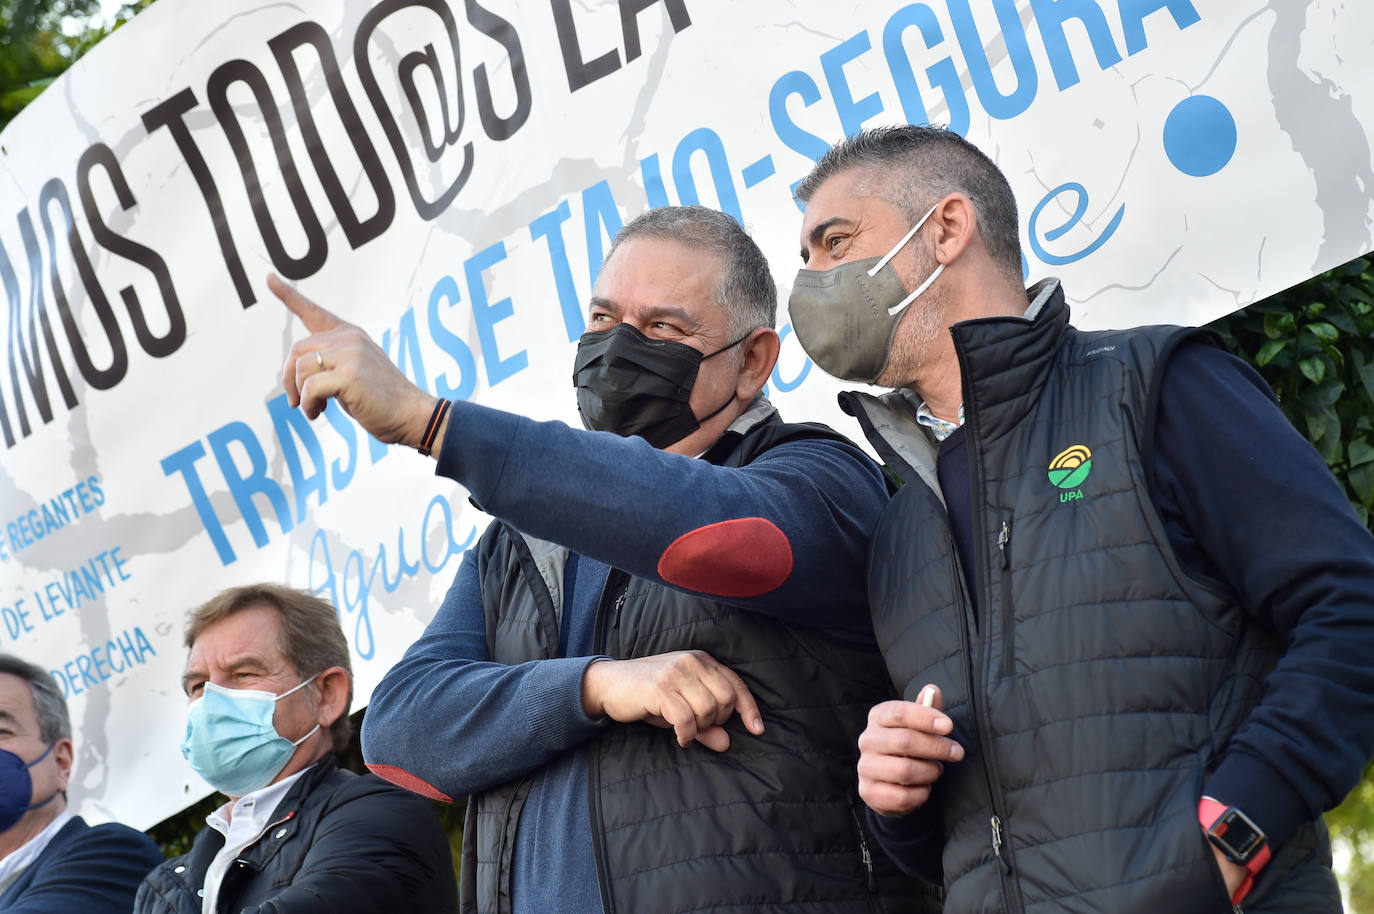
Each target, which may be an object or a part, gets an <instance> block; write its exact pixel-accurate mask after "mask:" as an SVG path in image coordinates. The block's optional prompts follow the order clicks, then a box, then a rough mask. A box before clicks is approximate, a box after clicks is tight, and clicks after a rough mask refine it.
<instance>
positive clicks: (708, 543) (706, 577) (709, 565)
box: [658, 517, 792, 597]
mask: <svg viewBox="0 0 1374 914" xmlns="http://www.w3.org/2000/svg"><path fill="white" fill-rule="evenodd" d="M791 573H792V544H791V543H789V542H788V541H787V534H785V533H783V532H782V531H781V530H779V529H778V526H777V525H776V524H774V523H773V522H772V521H768V520H764V519H763V518H762V517H741V518H739V519H738V520H725V521H721V522H720V523H717V524H708V525H707V526H705V527H698V528H697V529H695V530H689V531H688V532H686V533H684V534H682V536H679V537H678V538H677V539H676V540H674V541H673V543H672V545H670V546H669V547H668V548H667V549H665V550H663V557H662V558H660V559H659V560H658V574H659V576H660V577H661V578H663V580H665V581H667V582H668V583H669V584H672V585H674V586H677V587H683V588H686V589H687V590H695V591H697V592H698V593H706V594H711V595H713V596H717V597H756V596H758V595H759V594H764V593H768V591H770V590H774V589H775V588H777V587H778V586H779V585H780V584H782V582H783V581H785V580H787V576H788V575H789V574H791Z"/></svg>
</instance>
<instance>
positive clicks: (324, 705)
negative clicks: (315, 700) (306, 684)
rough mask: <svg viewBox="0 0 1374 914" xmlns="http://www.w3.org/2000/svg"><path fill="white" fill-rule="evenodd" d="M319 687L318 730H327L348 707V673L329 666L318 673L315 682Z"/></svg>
mask: <svg viewBox="0 0 1374 914" xmlns="http://www.w3.org/2000/svg"><path fill="white" fill-rule="evenodd" d="M315 683H316V685H317V686H318V687H319V695H320V701H319V707H318V708H317V721H318V723H319V725H320V729H322V730H327V729H329V728H330V727H331V726H333V724H334V722H335V721H336V720H338V719H339V718H340V717H342V716H343V714H344V711H345V710H346V709H347V707H348V695H349V691H350V686H351V685H352V681H351V679H350V677H349V675H348V671H347V670H345V669H344V668H343V667H341V666H331V667H330V668H329V669H327V670H325V671H324V672H322V673H320V675H319V678H317V679H316V680H315Z"/></svg>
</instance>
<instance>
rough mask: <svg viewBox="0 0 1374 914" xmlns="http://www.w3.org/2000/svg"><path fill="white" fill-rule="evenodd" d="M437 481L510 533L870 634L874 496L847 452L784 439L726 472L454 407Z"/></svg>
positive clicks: (877, 505) (868, 469)
mask: <svg viewBox="0 0 1374 914" xmlns="http://www.w3.org/2000/svg"><path fill="white" fill-rule="evenodd" d="M438 472H439V473H440V474H441V475H444V476H447V477H449V478H450V479H454V480H456V481H457V482H459V483H461V484H462V485H464V486H465V487H466V488H467V489H468V491H469V492H471V493H472V496H473V498H474V499H475V500H476V501H477V502H478V503H479V504H480V505H481V506H482V507H483V509H485V510H486V511H487V512H489V513H490V514H492V515H493V516H495V517H499V518H501V519H502V520H504V521H506V522H508V523H510V524H511V525H512V526H514V527H516V528H517V529H520V530H522V531H524V532H526V533H528V534H530V535H532V536H535V537H539V538H541V539H546V540H550V541H552V542H556V543H559V544H560V545H563V546H567V547H569V548H570V549H572V550H573V551H575V552H579V553H582V554H584V555H588V556H591V557H592V558H594V559H597V560H599V561H602V562H605V563H606V564H608V565H612V566H614V567H616V568H620V569H622V570H625V571H628V572H630V573H631V574H633V575H636V576H638V577H642V578H648V579H651V580H656V581H660V582H662V583H664V584H667V585H668V586H671V587H675V588H678V589H680V590H685V591H691V592H695V593H702V594H705V595H707V596H712V597H718V598H722V599H725V600H727V601H728V602H729V603H731V604H732V605H737V606H742V607H745V608H747V609H752V610H756V611H759V612H764V613H768V614H770V615H774V616H776V617H778V618H780V619H783V620H784V621H788V622H792V623H797V624H804V625H813V626H818V627H822V628H829V629H835V630H844V631H849V632H854V633H859V634H863V633H871V623H870V622H869V618H868V610H867V601H866V598H865V588H864V568H865V565H866V560H867V552H868V540H869V536H870V534H871V532H872V529H873V527H874V525H875V524H876V523H877V520H878V515H879V514H880V513H881V512H882V508H883V505H884V504H885V503H886V500H887V490H886V487H885V485H884V482H883V478H882V473H881V471H880V470H879V469H878V467H877V465H876V464H874V463H873V462H872V461H871V460H869V459H868V458H867V457H866V456H865V455H864V454H863V452H861V451H860V450H858V449H857V448H856V447H854V446H853V445H849V444H841V443H838V442H834V441H828V440H822V439H806V440H798V441H791V442H787V443H784V444H780V445H778V446H777V447H774V448H772V449H770V450H768V451H766V452H765V453H764V454H762V455H761V456H760V457H758V458H757V459H756V460H754V461H753V462H752V463H750V464H749V465H747V466H745V467H742V468H727V467H718V466H713V465H711V464H709V463H707V462H706V461H703V460H694V459H691V458H688V457H683V456H679V455H676V454H668V453H665V452H663V451H660V450H657V449H655V448H653V447H651V446H650V445H649V444H647V443H646V442H645V441H643V440H642V439H639V438H621V437H619V436H617V435H613V434H610V433H607V432H588V431H583V430H581V429H572V428H569V427H568V426H566V425H564V424H563V423H561V422H535V421H532V420H530V419H527V418H524V417H522V416H517V415H514V414H511V413H505V412H501V411H498V410H493V409H489V408H486V407H483V406H480V405H478V404H475V403H467V402H458V403H454V404H453V408H452V412H451V414H450V419H449V425H448V430H447V432H446V433H445V438H444V442H443V447H442V450H441V452H440V455H439V466H438ZM870 637H871V634H870Z"/></svg>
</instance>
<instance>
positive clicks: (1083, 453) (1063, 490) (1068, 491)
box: [1049, 444, 1093, 503]
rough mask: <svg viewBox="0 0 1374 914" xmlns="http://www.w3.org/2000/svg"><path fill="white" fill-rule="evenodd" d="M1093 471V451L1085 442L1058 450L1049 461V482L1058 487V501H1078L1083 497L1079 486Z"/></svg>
mask: <svg viewBox="0 0 1374 914" xmlns="http://www.w3.org/2000/svg"><path fill="white" fill-rule="evenodd" d="M1092 471H1093V452H1092V451H1090V450H1088V446H1087V445H1085V444H1075V445H1073V446H1072V447H1067V448H1065V449H1064V450H1062V451H1060V452H1059V454H1058V455H1056V456H1055V458H1054V459H1053V460H1051V461H1050V466H1049V476H1050V482H1051V483H1053V484H1054V486H1055V488H1057V489H1059V501H1060V503H1064V502H1070V501H1078V500H1079V499H1081V498H1082V497H1083V490H1082V488H1080V486H1082V485H1083V482H1084V480H1086V479H1087V478H1088V474H1090V473H1091V472H1092Z"/></svg>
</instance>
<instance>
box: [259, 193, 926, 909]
mask: <svg viewBox="0 0 1374 914" xmlns="http://www.w3.org/2000/svg"><path fill="white" fill-rule="evenodd" d="M273 289H274V291H275V292H276V293H277V294H278V295H279V296H281V297H282V298H283V299H284V300H285V302H286V303H287V305H288V307H290V308H291V310H292V311H293V312H294V313H296V314H297V315H298V316H299V317H301V319H302V320H303V321H304V323H305V325H306V328H307V329H308V330H310V331H312V335H311V336H310V337H308V338H306V339H304V340H301V341H299V342H297V343H296V345H295V346H294V347H293V349H292V352H291V355H290V357H289V359H288V362H287V365H286V372H285V383H286V389H287V394H288V398H289V400H290V402H291V403H292V404H293V405H295V404H297V403H299V404H300V405H301V407H302V409H304V410H305V412H306V413H307V415H309V416H310V417H312V418H313V417H315V416H317V415H318V414H319V413H320V411H321V410H322V409H324V407H325V404H326V401H327V399H328V398H330V397H336V398H337V399H338V401H339V402H340V403H341V404H342V405H343V407H344V408H345V409H346V410H348V411H349V413H350V414H352V415H353V417H354V418H355V419H357V420H358V421H359V422H361V423H362V425H363V426H364V427H365V428H367V429H368V431H370V432H371V433H372V434H373V435H375V436H377V437H378V438H379V439H381V440H383V441H388V442H397V441H399V442H404V443H406V444H408V445H411V446H413V447H417V448H419V449H421V450H422V452H426V453H427V452H429V451H431V450H433V451H435V452H436V456H437V457H438V472H439V473H440V474H442V475H444V476H448V477H449V478H452V479H454V480H456V481H458V482H459V483H461V484H462V485H464V486H465V487H466V488H467V489H468V491H469V492H470V493H471V495H472V497H473V498H474V499H475V501H476V502H477V503H479V504H480V505H481V506H482V507H483V508H484V509H485V510H486V511H487V512H488V513H490V514H491V515H493V516H494V517H495V518H497V521H496V522H494V523H492V524H491V525H490V526H489V527H488V528H487V530H486V532H485V533H484V534H483V536H482V538H481V540H480V542H479V543H478V545H477V546H476V547H475V548H474V549H473V550H471V551H470V552H469V553H468V554H467V555H466V556H465V557H464V561H463V564H462V567H461V568H460V569H459V571H458V575H457V577H456V578H455V580H454V582H453V585H452V587H451V588H450V590H449V593H448V595H447V597H446V598H445V600H444V603H443V605H442V606H441V607H440V608H439V612H438V614H437V615H436V616H435V618H434V620H433V621H432V622H431V623H430V625H429V627H428V629H427V630H426V631H425V634H424V635H423V636H422V637H421V638H420V639H419V640H418V641H417V642H416V643H415V644H414V645H413V646H412V647H411V648H410V650H409V651H407V653H406V655H405V657H404V658H403V659H402V660H401V661H400V663H398V664H397V665H396V666H395V667H394V668H393V669H392V670H391V671H390V672H389V673H388V674H387V675H386V677H385V678H384V679H383V681H382V683H381V684H380V685H379V686H378V688H377V690H376V691H375V692H374V693H373V696H372V704H371V706H370V708H369V710H368V716H367V720H366V722H365V724H364V726H363V752H364V755H365V756H366V758H367V760H368V764H369V765H370V766H371V767H372V769H373V770H374V771H377V772H379V773H382V774H383V775H384V776H385V777H388V778H390V779H392V780H395V781H396V782H398V783H401V784H404V785H406V786H409V787H411V788H412V789H415V790H418V791H421V792H424V793H426V794H428V795H430V796H433V797H439V798H442V799H449V798H451V797H455V796H459V795H462V794H470V795H471V799H470V801H469V806H468V824H467V827H466V828H465V830H464V834H463V840H464V859H463V867H462V875H463V889H462V896H463V897H462V902H463V909H464V910H465V911H483V912H486V911H497V910H501V911H512V912H514V914H527V912H530V914H533V912H543V911H569V912H579V914H581V912H590V911H599V910H605V911H620V912H641V911H645V912H647V911H653V912H671V911H698V910H705V909H718V910H725V909H730V910H736V911H747V910H768V911H827V912H835V914H843V912H856V914H857V912H860V911H864V912H868V911H872V910H875V909H885V910H893V909H900V910H906V911H923V910H928V908H925V907H922V906H921V903H920V902H918V901H914V900H913V894H914V889H913V886H912V884H911V883H909V882H904V880H902V878H901V876H900V874H897V873H895V872H893V871H891V870H890V869H887V870H885V867H886V866H887V864H886V861H881V860H876V859H875V858H874V856H873V855H872V854H871V853H870V850H869V843H868V838H867V836H866V830H865V826H864V825H863V822H862V816H861V815H860V811H861V806H860V804H859V803H858V799H857V796H856V795H855V793H854V786H853V780H854V764H855V761H856V757H857V753H856V751H855V748H854V740H855V739H856V737H857V735H858V733H859V730H860V729H861V728H862V725H863V720H864V715H865V713H866V712H867V707H868V705H870V704H871V703H872V702H874V701H877V700H880V699H881V698H882V697H884V696H886V695H887V694H888V692H889V688H890V687H889V685H888V683H887V682H886V677H885V675H884V673H883V670H882V668H881V662H880V660H879V657H878V654H877V650H876V648H875V645H874V643H873V637H872V632H871V629H870V626H869V622H868V613H867V609H866V601H865V595H864V588H863V560H864V555H865V554H866V552H867V543H868V535H869V529H870V526H871V524H872V523H873V521H874V519H876V517H877V516H878V512H879V511H880V510H881V509H882V506H883V503H884V502H885V500H886V490H885V487H884V483H883V479H882V475H881V473H880V472H879V470H878V468H877V467H876V466H875V465H874V464H873V463H872V461H871V460H869V459H868V458H867V457H865V456H864V455H863V453H862V452H860V451H859V450H858V449H857V448H855V447H854V445H853V444H851V443H850V442H848V441H846V440H845V439H843V438H842V437H840V436H839V435H837V434H836V433H834V432H832V431H830V430H829V429H826V428H824V427H823V426H816V425H789V424H787V423H784V422H782V421H781V419H780V418H779V417H778V415H777V412H776V410H775V409H774V408H773V407H772V406H771V405H770V404H769V403H768V401H767V400H766V399H765V398H764V397H763V396H762V393H761V391H762V388H763V386H764V384H765V383H766V381H767V379H768V377H769V374H770V373H771V371H772V369H773V364H774V362H775V360H776V359H777V354H778V343H779V340H778V334H777V333H776V332H775V331H774V330H773V326H772V325H773V319H774V310H775V307H776V292H775V289H774V286H773V281H772V278H771V275H770V274H769V272H768V265H767V262H766V261H765V259H764V257H763V254H762V252H761V251H759V249H758V247H757V246H756V245H755V244H754V242H753V241H752V240H751V239H750V238H749V236H748V235H747V234H746V233H745V232H744V230H743V229H742V228H741V227H740V226H739V224H738V223H736V222H735V221H734V220H733V219H732V218H730V217H729V216H727V215H725V214H723V213H719V212H716V211H713V210H708V209H704V208H702V207H673V208H664V209H660V210H654V211H651V212H649V213H647V214H645V215H643V216H641V217H639V218H638V219H636V220H634V221H632V222H630V223H629V224H628V225H626V226H625V228H624V229H623V230H622V231H621V232H620V233H619V234H618V236H617V238H616V241H615V243H614V245H613V246H612V249H611V251H610V253H609V254H608V255H607V258H606V261H605V263H604V264H603V265H602V267H601V272H600V274H599V276H598V278H597V280H596V284H595V287H594V288H593V291H592V297H591V301H590V304H589V308H588V328H587V332H586V333H585V334H584V335H583V336H582V338H581V339H580V341H579V343H578V349H577V354H576V356H575V358H574V361H573V373H574V384H575V386H576V390H577V402H578V406H579V409H580V412H581V414H582V421H583V423H584V424H585V425H586V426H587V428H588V430H585V431H584V430H581V429H572V428H568V427H567V426H566V425H564V424H562V423H557V422H544V423H540V422H535V421H532V420H530V419H527V418H524V417H521V416H517V415H513V414H510V413H505V412H501V411H498V410H494V409H489V408H486V407H483V406H480V405H478V404H475V403H468V402H455V403H452V404H449V403H446V402H438V401H436V399H435V398H434V397H432V396H430V395H429V394H427V393H425V392H424V391H421V390H419V389H417V388H415V387H414V386H413V385H411V384H409V382H407V381H406V380H405V379H404V378H403V377H402V376H401V375H400V374H399V372H397V371H396V369H395V366H393V365H392V364H391V362H390V360H389V359H388V358H387V357H386V354H385V353H384V352H382V351H381V349H380V348H378V347H377V346H376V344H375V343H373V342H372V341H371V340H369V339H367V337H366V336H365V335H364V334H363V333H362V332H361V331H360V330H358V328H356V327H352V326H351V325H347V324H344V323H343V322H341V321H339V320H338V318H336V317H334V316H333V315H332V314H329V313H328V312H326V311H323V310H322V309H319V308H317V307H316V306H314V305H312V304H310V303H309V302H308V301H305V300H304V299H303V298H301V297H300V296H299V295H297V294H296V293H294V292H292V291H290V290H289V289H287V288H286V287H284V286H283V285H281V284H280V283H276V282H274V283H273ZM931 894H932V895H933V892H932V893H931Z"/></svg>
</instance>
